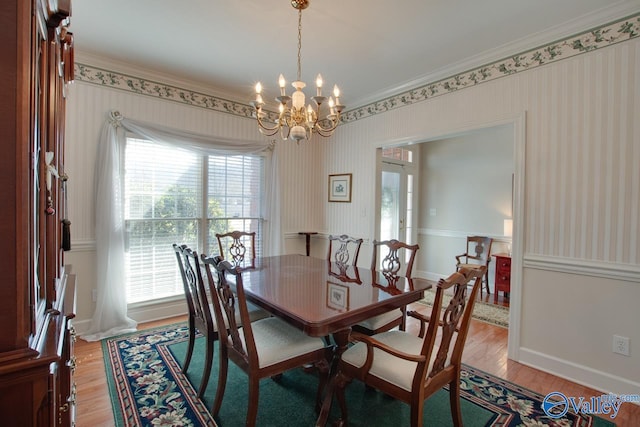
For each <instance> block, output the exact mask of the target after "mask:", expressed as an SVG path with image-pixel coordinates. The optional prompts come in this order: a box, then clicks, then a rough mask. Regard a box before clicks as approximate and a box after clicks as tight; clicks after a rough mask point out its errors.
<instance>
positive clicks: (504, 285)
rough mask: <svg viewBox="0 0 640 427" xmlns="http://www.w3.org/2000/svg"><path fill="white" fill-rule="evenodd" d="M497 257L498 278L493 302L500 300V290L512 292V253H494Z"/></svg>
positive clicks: (506, 292)
mask: <svg viewBox="0 0 640 427" xmlns="http://www.w3.org/2000/svg"><path fill="white" fill-rule="evenodd" d="M493 256H494V257H496V278H495V290H494V293H493V302H494V303H497V302H498V292H499V291H502V292H504V293H505V296H506V294H508V293H509V292H511V255H509V254H505V253H498V254H493Z"/></svg>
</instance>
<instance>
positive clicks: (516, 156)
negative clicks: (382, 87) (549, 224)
mask: <svg viewBox="0 0 640 427" xmlns="http://www.w3.org/2000/svg"><path fill="white" fill-rule="evenodd" d="M501 125H512V126H513V166H514V167H513V170H514V176H513V212H512V218H513V232H512V244H511V292H510V303H509V337H508V341H507V357H508V358H509V359H512V360H515V361H519V360H520V351H519V350H520V318H521V315H522V275H523V255H524V245H523V237H524V227H525V223H524V220H525V219H524V190H525V152H526V147H525V145H526V111H521V112H519V113H517V114H514V115H508V116H505V117H503V118H500V119H496V120H493V121H489V122H472V123H465V124H461V125H459V126H457V127H454V128H451V129H446V130H440V131H439V132H438V131H436V132H432V133H429V132H425V133H424V134H419V135H414V136H412V137H406V138H400V139H396V140H392V141H384V142H383V141H380V142H379V143H378V144H376V170H375V192H374V194H375V201H374V203H375V209H374V222H373V224H372V227H373V230H372V231H373V233H372V235H373V236H376V238H379V234H380V231H379V230H380V197H381V186H382V179H381V177H382V174H381V171H382V159H383V158H382V150H381V149H382V148H388V147H401V146H406V145H411V144H420V143H423V142H429V141H435V140H439V139H446V138H452V137H455V136H458V135H461V134H465V133H468V132H472V131H478V130H482V129H486V128H491V127H495V126H501Z"/></svg>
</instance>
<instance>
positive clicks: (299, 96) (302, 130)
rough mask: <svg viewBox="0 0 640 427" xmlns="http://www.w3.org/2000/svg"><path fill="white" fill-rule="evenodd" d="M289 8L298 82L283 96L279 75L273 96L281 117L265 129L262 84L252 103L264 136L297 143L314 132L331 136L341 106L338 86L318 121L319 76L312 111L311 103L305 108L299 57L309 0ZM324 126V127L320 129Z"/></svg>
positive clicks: (294, 2)
mask: <svg viewBox="0 0 640 427" xmlns="http://www.w3.org/2000/svg"><path fill="white" fill-rule="evenodd" d="M291 6H293V7H294V8H295V9H298V80H296V81H295V82H293V83H291V85H292V86H293V87H294V88H295V91H294V92H293V94H292V95H291V96H288V95H287V94H286V90H285V86H286V81H285V79H284V76H283V75H282V74H280V78H279V79H278V84H279V85H280V96H278V97H276V101H278V103H279V104H280V105H279V106H278V109H279V111H280V114H279V116H278V119H277V120H276V124H275V125H274V126H268V125H266V124H265V122H264V121H263V120H264V118H265V116H266V115H267V113H265V112H264V111H263V110H262V107H263V106H264V101H263V99H262V84H260V82H258V83H257V84H256V99H255V101H252V102H251V105H252V106H253V108H255V111H256V119H257V120H258V129H259V130H260V132H261V133H263V134H264V135H267V136H272V135H275V134H276V133H278V131H280V135H281V136H282V139H289V137H291V139H293V140H295V141H296V142H297V143H299V142H300V141H301V140H303V139H306V140H309V138H311V134H312V133H313V132H315V133H317V134H318V135H320V136H324V137H327V136H331V135H332V134H333V131H334V130H335V129H336V127H337V126H338V123H339V122H340V113H342V110H343V109H344V105H342V104H340V89H338V86H334V87H333V96H334V97H335V101H334V99H333V98H332V97H329V101H328V104H329V107H328V108H329V113H328V114H327V116H326V117H325V119H320V111H321V106H322V105H323V103H325V101H327V97H326V96H322V85H323V83H324V82H323V81H322V76H321V75H320V74H318V77H317V78H316V87H317V89H316V96H312V97H311V99H313V101H314V102H315V104H316V105H315V108H313V107H312V105H311V103H309V104H308V105H306V106H305V95H304V92H303V91H302V89H304V88H305V86H306V84H305V83H304V82H303V81H302V79H301V77H300V75H301V69H302V67H301V65H300V64H301V54H300V50H301V48H302V10H303V9H306V8H307V7H309V0H291ZM323 125H324V126H323Z"/></svg>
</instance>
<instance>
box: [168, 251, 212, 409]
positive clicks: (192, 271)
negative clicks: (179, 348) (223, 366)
mask: <svg viewBox="0 0 640 427" xmlns="http://www.w3.org/2000/svg"><path fill="white" fill-rule="evenodd" d="M173 249H174V251H175V253H176V258H177V259H178V266H179V268H180V274H181V276H182V283H183V285H184V295H185V297H186V299H187V307H188V309H189V317H188V319H189V320H188V323H189V342H188V345H187V355H186V356H185V360H184V364H183V367H182V371H183V372H184V374H185V375H186V373H187V371H188V370H189V365H190V363H191V356H192V355H193V347H194V344H195V340H196V330H198V331H199V332H200V333H201V334H202V335H204V336H205V339H206V353H205V359H204V360H205V365H204V369H203V371H202V380H201V381H200V386H199V387H198V397H202V396H204V392H205V390H206V388H207V383H208V380H209V374H210V372H211V365H212V362H213V347H214V342H215V340H217V339H218V332H217V327H216V324H215V321H214V318H213V311H212V310H211V306H210V302H209V298H208V296H207V292H206V289H205V286H204V281H203V279H202V271H201V269H200V264H199V262H198V254H197V253H196V252H194V251H192V250H191V249H190V248H189V247H188V246H187V245H180V246H178V245H177V244H175V243H174V244H173Z"/></svg>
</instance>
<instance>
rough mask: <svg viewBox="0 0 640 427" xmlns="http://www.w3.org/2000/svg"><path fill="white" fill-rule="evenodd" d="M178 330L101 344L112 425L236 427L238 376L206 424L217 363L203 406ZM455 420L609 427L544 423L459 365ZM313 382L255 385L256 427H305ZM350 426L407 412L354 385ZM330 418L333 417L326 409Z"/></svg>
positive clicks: (445, 417) (529, 396)
mask: <svg viewBox="0 0 640 427" xmlns="http://www.w3.org/2000/svg"><path fill="white" fill-rule="evenodd" d="M187 337H188V328H187V326H186V324H185V323H180V324H175V325H169V326H165V327H162V328H158V329H154V330H145V331H139V332H136V333H133V334H128V335H123V336H119V337H115V338H110V339H106V340H103V342H102V347H103V354H104V360H105V367H106V371H107V380H108V385H109V394H110V397H111V402H112V406H113V412H114V419H115V425H116V426H118V427H120V426H219V427H227V426H232V427H236V426H240V425H244V424H245V416H246V408H247V381H246V375H244V373H242V372H241V371H240V370H239V369H238V368H237V367H235V365H233V364H230V366H229V378H228V383H227V389H226V392H225V397H224V401H223V403H222V409H221V411H220V414H219V416H217V417H216V419H214V418H213V417H212V416H211V414H210V413H209V411H208V408H210V407H211V404H212V401H213V398H214V395H215V388H216V385H217V381H216V378H217V360H216V361H215V364H214V367H213V369H212V374H211V379H210V381H209V386H208V388H207V392H206V393H205V396H204V399H203V401H201V400H200V399H198V397H197V393H196V390H195V389H194V386H193V384H200V375H201V372H202V364H203V360H202V359H203V357H202V355H203V353H204V338H202V337H200V338H198V339H197V340H196V349H195V351H194V356H193V359H192V361H191V364H192V365H191V367H190V368H189V374H188V376H185V375H184V374H183V373H182V371H181V368H180V365H181V363H182V361H183V360H184V354H185V352H186V341H187ZM216 355H217V351H216ZM461 381H462V392H461V395H462V402H461V406H462V416H463V422H464V425H465V426H520V425H535V426H542V425H548V426H585V427H588V426H611V425H614V424H612V423H609V422H608V421H606V420H604V419H601V418H597V417H589V416H584V415H580V416H576V415H575V414H572V413H571V412H568V413H567V414H566V415H565V416H564V417H562V418H559V419H556V420H552V419H550V418H548V417H547V416H546V415H545V414H544V412H543V411H542V409H541V401H542V398H543V397H542V396H541V395H539V394H537V393H534V392H532V391H530V390H527V389H524V388H522V387H519V386H518V385H516V384H513V383H510V382H507V381H503V380H501V379H499V378H496V377H494V376H492V375H489V374H487V373H485V372H483V371H480V370H478V369H475V368H472V367H470V366H464V370H463V372H462V378H461ZM316 385H317V378H316V376H315V375H313V374H311V373H306V372H304V371H303V370H293V371H289V372H287V373H285V375H284V376H283V377H282V379H281V380H279V381H273V380H269V379H268V380H263V381H262V382H261V384H260V400H259V408H258V420H257V425H258V426H267V427H271V426H273V427H275V426H278V427H280V426H285V425H286V426H292V427H297V426H313V425H314V423H315V420H316V414H315V412H314V397H315V389H316ZM347 399H348V400H347V401H348V404H349V410H350V413H349V416H350V419H349V421H350V423H349V425H350V426H367V427H376V426H399V425H409V421H408V419H409V407H408V406H407V405H405V404H403V403H401V402H398V401H396V400H394V399H392V398H390V397H388V396H386V395H384V394H381V393H379V392H377V391H375V390H369V389H365V388H364V386H363V385H362V384H360V383H359V382H357V381H354V382H353V383H352V384H351V385H349V387H348V388H347ZM333 406H334V408H333V411H332V419H335V418H336V417H337V416H338V414H339V410H338V409H337V406H338V405H335V404H334V405H333ZM424 425H425V426H449V425H452V421H451V415H450V407H449V397H448V392H447V391H445V390H441V391H440V392H438V393H436V394H435V395H434V396H432V397H431V398H430V399H428V400H427V402H426V403H425V418H424Z"/></svg>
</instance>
